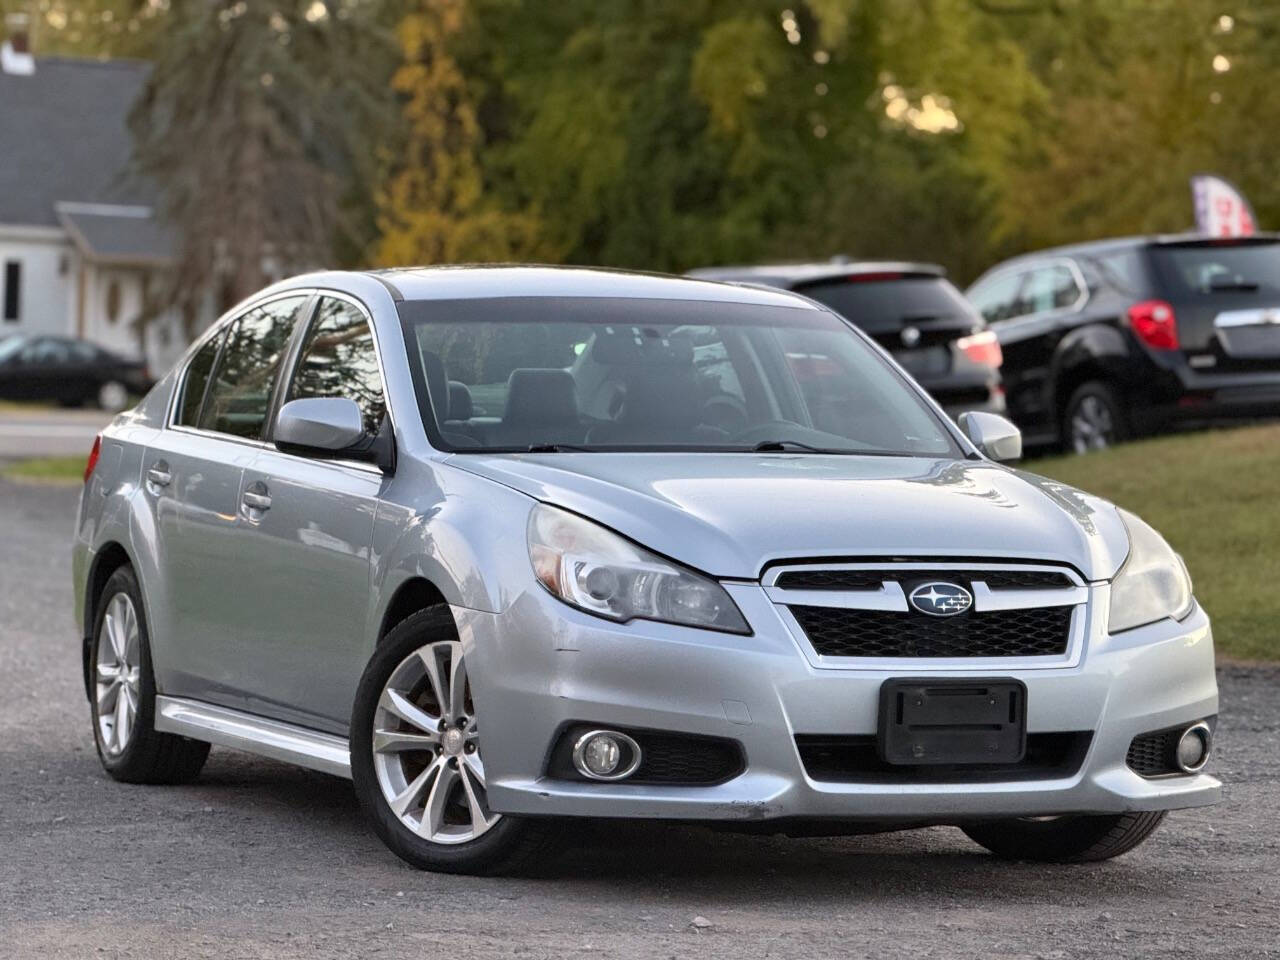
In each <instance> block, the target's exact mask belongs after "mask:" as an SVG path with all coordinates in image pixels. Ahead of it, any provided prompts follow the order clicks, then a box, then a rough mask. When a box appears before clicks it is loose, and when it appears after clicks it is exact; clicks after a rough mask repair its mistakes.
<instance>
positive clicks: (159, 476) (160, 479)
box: [147, 460, 173, 487]
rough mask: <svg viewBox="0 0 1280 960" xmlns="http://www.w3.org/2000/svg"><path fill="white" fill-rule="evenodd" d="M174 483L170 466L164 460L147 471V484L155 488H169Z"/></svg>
mask: <svg viewBox="0 0 1280 960" xmlns="http://www.w3.org/2000/svg"><path fill="white" fill-rule="evenodd" d="M172 481H173V474H171V473H170V472H169V464H167V463H165V462H164V461H163V460H160V461H158V462H157V463H156V464H155V465H154V466H152V467H151V469H150V470H148V471H147V482H148V483H150V484H152V485H153V486H156V487H167V486H168V485H169V484H170V483H171V482H172Z"/></svg>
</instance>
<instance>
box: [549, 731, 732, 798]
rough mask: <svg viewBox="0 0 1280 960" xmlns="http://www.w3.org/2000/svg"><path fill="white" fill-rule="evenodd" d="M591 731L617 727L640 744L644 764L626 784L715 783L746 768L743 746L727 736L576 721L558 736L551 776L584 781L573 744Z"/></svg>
mask: <svg viewBox="0 0 1280 960" xmlns="http://www.w3.org/2000/svg"><path fill="white" fill-rule="evenodd" d="M590 730H617V731H618V732H619V733H625V734H626V735H627V736H629V737H631V738H632V739H633V740H635V742H636V743H637V744H639V746H640V766H639V767H637V768H636V772H635V773H633V774H632V775H631V776H629V777H627V778H626V779H625V780H623V781H620V782H622V783H647V784H668V785H672V786H675V785H682V786H691V787H698V786H714V785H715V784H719V783H724V782H725V781H726V780H732V779H733V778H734V777H736V776H737V775H738V774H740V773H742V771H743V770H745V769H746V759H745V757H744V756H743V753H742V745H741V744H739V743H738V742H737V741H736V740H727V739H725V738H723V737H704V736H699V735H698V734H693V733H672V732H667V731H661V730H637V729H633V728H630V727H615V726H612V725H610V724H586V723H574V724H570V725H569V726H568V727H567V728H566V729H564V730H563V731H562V732H561V734H560V736H559V737H558V738H557V739H556V743H555V746H554V747H553V748H552V750H551V757H550V760H549V762H548V764H547V773H548V775H549V776H552V777H555V778H556V779H558V780H583V779H584V778H583V776H582V775H581V774H579V773H578V771H577V769H575V768H574V765H573V745H574V743H576V742H577V740H578V738H579V737H581V736H582V735H583V734H584V733H587V732H588V731H590Z"/></svg>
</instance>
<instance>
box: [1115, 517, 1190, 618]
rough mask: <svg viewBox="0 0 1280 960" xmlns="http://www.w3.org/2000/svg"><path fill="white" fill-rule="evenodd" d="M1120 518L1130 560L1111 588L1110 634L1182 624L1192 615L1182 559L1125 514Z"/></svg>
mask: <svg viewBox="0 0 1280 960" xmlns="http://www.w3.org/2000/svg"><path fill="white" fill-rule="evenodd" d="M1120 518H1121V519H1122V520H1124V525H1125V526H1126V527H1127V528H1128V529H1129V557H1128V559H1127V560H1125V562H1124V566H1123V567H1121V568H1120V572H1119V573H1118V574H1117V575H1116V579H1115V581H1114V582H1113V583H1112V584H1111V612H1110V614H1109V615H1108V617H1107V620H1108V627H1107V629H1108V630H1109V631H1110V632H1111V633H1119V632H1120V631H1121V630H1132V629H1133V628H1134V627H1140V626H1142V625H1143V624H1147V623H1154V622H1155V621H1157V620H1163V619H1164V618H1165V617H1172V618H1173V619H1174V620H1181V619H1182V618H1183V617H1185V616H1186V615H1187V614H1188V613H1190V612H1191V578H1190V577H1189V576H1188V575H1187V568H1186V567H1185V566H1183V564H1182V558H1181V557H1179V556H1178V555H1177V554H1176V553H1174V552H1173V549H1172V548H1171V547H1170V546H1169V544H1167V543H1165V542H1164V538H1163V537H1162V536H1160V534H1158V533H1156V532H1155V531H1154V530H1152V529H1151V527H1149V526H1147V524H1145V523H1143V522H1142V521H1141V520H1139V519H1138V518H1137V517H1135V516H1134V515H1133V514H1132V513H1129V512H1128V511H1127V510H1121V511H1120Z"/></svg>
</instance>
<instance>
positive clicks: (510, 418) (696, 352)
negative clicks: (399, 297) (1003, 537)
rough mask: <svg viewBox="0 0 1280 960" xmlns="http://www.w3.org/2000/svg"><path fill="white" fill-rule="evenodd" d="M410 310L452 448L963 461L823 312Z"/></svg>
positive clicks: (430, 420)
mask: <svg viewBox="0 0 1280 960" xmlns="http://www.w3.org/2000/svg"><path fill="white" fill-rule="evenodd" d="M400 313H401V318H402V321H403V325H404V333H405V341H406V345H407V346H408V349H409V354H410V357H411V361H412V363H413V365H414V367H415V369H414V375H415V380H416V381H417V387H418V398H419V402H420V406H421V408H422V415H423V419H424V422H425V423H426V425H427V429H428V432H429V433H430V435H431V437H432V440H433V442H435V443H437V444H439V445H440V446H441V447H443V448H444V449H446V450H455V451H457V452H459V453H468V452H480V451H498V450H501V451H538V452H541V451H545V452H560V451H568V450H573V451H579V450H587V451H597V450H600V451H604V450H629V451H645V450H649V451H660V450H705V451H755V450H782V451H789V452H790V451H794V452H797V453H805V452H829V453H862V454H880V455H899V456H931V457H937V456H958V455H959V453H960V451H959V450H958V448H957V446H956V444H955V442H954V440H953V439H952V437H951V434H950V433H949V432H948V430H947V429H946V427H945V426H944V425H943V423H942V421H941V420H940V418H939V417H938V416H936V415H935V414H934V412H933V411H932V410H931V409H930V408H929V407H928V406H927V405H926V403H925V402H924V401H923V400H922V399H921V398H920V397H919V396H917V395H916V393H915V392H914V391H913V390H912V389H911V388H910V387H909V386H908V385H907V384H906V382H905V381H904V380H903V379H902V378H901V376H900V375H899V374H898V373H897V372H896V371H895V370H894V369H893V368H892V367H891V366H890V365H889V364H888V363H887V362H885V360H884V359H883V358H882V357H881V356H880V355H879V353H877V352H876V350H875V349H874V348H872V347H870V346H868V345H867V343H866V342H865V341H864V340H862V339H861V338H860V337H859V336H857V335H856V334H854V333H853V332H852V330H851V329H850V328H849V327H848V325H847V324H845V323H844V322H843V321H841V320H840V319H839V318H837V317H835V316H833V315H832V314H829V313H826V312H825V311H819V310H812V309H807V308H789V307H774V306H758V305H748V304H733V303H723V302H695V301H668V300H640V299H616V300H615V299H600V298H544V297H539V298H509V299H491V300H489V299H486V300H454V301H410V302H405V303H402V304H400Z"/></svg>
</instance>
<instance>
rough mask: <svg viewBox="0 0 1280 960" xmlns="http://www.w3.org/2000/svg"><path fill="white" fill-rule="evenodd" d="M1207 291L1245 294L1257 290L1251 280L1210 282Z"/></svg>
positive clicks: (1255, 284)
mask: <svg viewBox="0 0 1280 960" xmlns="http://www.w3.org/2000/svg"><path fill="white" fill-rule="evenodd" d="M1209 289H1210V290H1211V291H1214V290H1243V291H1245V292H1246V293H1248V292H1250V291H1252V290H1257V289H1258V285H1257V283H1255V282H1254V281H1252V280H1210V281H1209Z"/></svg>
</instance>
